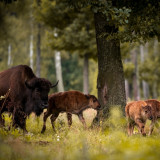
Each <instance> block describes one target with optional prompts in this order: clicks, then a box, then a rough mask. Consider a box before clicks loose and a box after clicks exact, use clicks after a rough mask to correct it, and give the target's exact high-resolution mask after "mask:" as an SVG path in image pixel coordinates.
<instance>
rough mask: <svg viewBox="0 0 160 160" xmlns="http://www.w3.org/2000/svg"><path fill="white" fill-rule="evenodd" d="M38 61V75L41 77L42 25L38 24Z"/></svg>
mask: <svg viewBox="0 0 160 160" xmlns="http://www.w3.org/2000/svg"><path fill="white" fill-rule="evenodd" d="M37 30H38V31H37V63H36V75H37V77H40V73H41V25H40V24H39V23H38V25H37Z"/></svg>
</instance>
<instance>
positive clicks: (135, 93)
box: [131, 49, 140, 100]
mask: <svg viewBox="0 0 160 160" xmlns="http://www.w3.org/2000/svg"><path fill="white" fill-rule="evenodd" d="M131 52H132V53H131V54H132V61H133V63H134V65H135V71H134V74H133V96H134V100H139V99H140V89H139V79H138V78H139V74H138V54H137V51H136V50H135V49H134V50H132V51H131Z"/></svg>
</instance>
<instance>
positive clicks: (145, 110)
mask: <svg viewBox="0 0 160 160" xmlns="http://www.w3.org/2000/svg"><path fill="white" fill-rule="evenodd" d="M141 113H142V116H143V118H144V119H149V120H152V119H153V117H152V109H151V107H150V106H148V105H146V106H142V112H141Z"/></svg>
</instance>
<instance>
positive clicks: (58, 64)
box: [55, 51, 64, 92]
mask: <svg viewBox="0 0 160 160" xmlns="http://www.w3.org/2000/svg"><path fill="white" fill-rule="evenodd" d="M55 65H56V78H57V80H59V83H58V92H63V91H64V86H63V78H62V68H61V53H60V52H57V51H56V52H55Z"/></svg>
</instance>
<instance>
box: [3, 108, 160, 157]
mask: <svg viewBox="0 0 160 160" xmlns="http://www.w3.org/2000/svg"><path fill="white" fill-rule="evenodd" d="M95 115H96V111H94V110H92V109H88V110H86V111H85V112H84V117H85V119H86V122H87V126H88V129H84V128H83V126H82V124H81V123H80V121H79V119H78V118H77V117H76V116H73V125H72V127H71V128H68V125H67V120H66V115H65V114H61V115H60V116H59V118H58V119H57V120H56V122H55V126H56V133H55V132H53V130H52V127H51V124H50V119H49V118H48V120H47V129H46V132H45V133H44V134H41V133H40V132H41V129H42V124H43V115H42V116H41V117H40V118H37V117H35V116H34V115H31V116H30V117H29V118H28V119H27V130H28V131H29V133H28V134H26V135H23V132H22V130H20V129H15V130H14V129H11V130H10V131H7V129H0V160H116V159H118V160H119V159H120V160H152V159H153V160H155V159H157V160H158V159H160V135H159V132H158V129H157V128H155V129H154V132H153V135H152V136H150V137H149V136H146V137H142V136H141V135H140V134H138V133H137V130H135V134H134V135H133V136H131V137H128V135H127V133H126V125H127V123H126V119H125V118H124V117H122V115H121V112H120V111H119V110H117V109H113V110H112V111H111V116H110V118H109V119H108V121H106V122H103V123H102V122H101V123H100V125H101V126H100V127H98V128H96V127H95V128H90V125H91V122H92V120H93V118H94V116H95ZM5 120H6V128H7V126H8V125H9V123H10V121H11V120H10V117H9V116H8V115H7V114H6V115H5ZM149 124H150V121H148V122H147V125H146V132H148V128H149Z"/></svg>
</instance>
